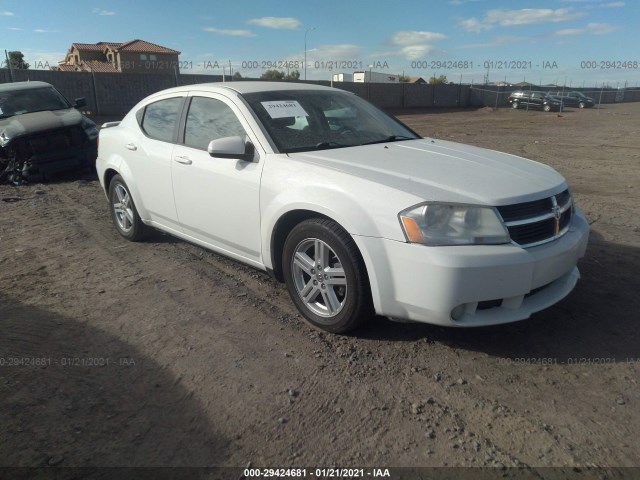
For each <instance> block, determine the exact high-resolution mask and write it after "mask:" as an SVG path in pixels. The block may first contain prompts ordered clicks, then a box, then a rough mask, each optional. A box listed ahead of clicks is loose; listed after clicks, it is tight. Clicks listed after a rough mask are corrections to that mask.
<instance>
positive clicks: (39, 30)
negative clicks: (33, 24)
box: [33, 28, 60, 33]
mask: <svg viewBox="0 0 640 480" xmlns="http://www.w3.org/2000/svg"><path fill="white" fill-rule="evenodd" d="M33 31H34V32H36V33H60V30H45V29H44V28H36V29H35V30H33Z"/></svg>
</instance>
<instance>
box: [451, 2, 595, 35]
mask: <svg viewBox="0 0 640 480" xmlns="http://www.w3.org/2000/svg"><path fill="white" fill-rule="evenodd" d="M584 15H585V14H584V13H582V12H574V11H573V10H572V9H571V8H557V9H555V10H554V9H552V8H522V9H520V10H489V11H488V12H486V13H485V15H484V18H482V19H481V20H479V19H477V18H475V17H472V18H468V19H466V20H463V21H461V22H460V23H459V24H460V26H461V27H462V28H463V29H465V30H467V31H469V32H474V33H479V32H482V31H485V30H490V29H491V28H493V27H495V26H496V25H500V26H501V27H512V26H519V25H531V24H534V23H558V22H566V21H569V20H575V19H577V18H581V17H583V16H584Z"/></svg>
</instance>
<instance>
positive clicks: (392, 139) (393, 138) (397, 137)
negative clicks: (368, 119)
mask: <svg viewBox="0 0 640 480" xmlns="http://www.w3.org/2000/svg"><path fill="white" fill-rule="evenodd" d="M398 140H416V139H415V138H414V137H407V136H405V135H391V136H389V137H387V138H383V139H382V140H374V141H372V142H365V143H362V144H361V145H373V144H374V143H388V142H397V141H398Z"/></svg>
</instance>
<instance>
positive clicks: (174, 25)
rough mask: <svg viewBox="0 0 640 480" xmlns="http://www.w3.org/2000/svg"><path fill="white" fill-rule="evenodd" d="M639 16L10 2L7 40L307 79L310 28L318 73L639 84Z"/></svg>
mask: <svg viewBox="0 0 640 480" xmlns="http://www.w3.org/2000/svg"><path fill="white" fill-rule="evenodd" d="M639 20H640V2H639V1H637V0H624V1H617V0H546V1H545V0H542V1H526V0H511V1H501V0H442V1H428V2H427V1H424V0H423V1H414V0H392V1H385V2H382V1H375V0H372V1H362V2H360V1H349V0H340V1H338V0H323V1H304V0H297V1H289V0H280V1H278V2H275V1H271V0H263V1H259V0H253V1H249V0H233V1H225V2H223V1H198V0H197V1H189V2H186V1H185V2H171V3H170V4H164V3H161V2H156V1H148V0H136V1H131V0H129V1H121V0H112V1H74V0H61V1H59V2H57V3H52V2H51V1H50V0H47V1H43V0H22V1H14V0H0V47H1V48H2V49H3V50H4V49H6V50H9V51H11V50H21V51H22V52H23V53H24V54H25V59H26V61H27V62H29V63H31V66H32V68H34V67H35V68H47V67H48V66H49V65H56V64H57V62H58V61H59V60H62V59H63V58H64V55H65V52H66V51H67V49H68V48H69V47H70V45H71V43H73V42H79V43H95V42H99V41H110V42H124V41H129V40H133V39H136V38H139V39H143V40H147V41H150V42H153V43H157V44H160V45H163V46H166V47H169V48H173V49H176V50H179V51H181V52H182V53H181V55H180V60H181V65H182V67H183V68H182V72H183V73H215V74H222V67H223V65H224V67H225V71H226V73H228V71H229V62H230V63H231V68H232V69H233V70H232V71H233V72H240V73H241V74H242V75H243V76H256V77H257V76H259V75H260V74H261V73H262V72H263V71H264V70H263V68H269V67H270V66H271V65H270V64H269V63H268V62H276V65H283V64H282V63H281V62H287V61H293V62H294V63H293V64H292V65H293V66H294V69H295V65H296V63H295V62H298V63H297V65H299V67H300V68H299V70H300V71H301V72H302V75H303V76H304V69H303V63H304V52H305V36H306V40H307V42H306V47H307V71H306V75H307V78H308V79H329V78H330V75H331V74H332V73H339V72H346V73H347V72H353V71H354V70H369V69H371V70H373V71H378V72H385V73H389V74H402V73H404V74H406V75H414V76H422V77H425V78H427V77H430V76H432V75H434V74H435V75H446V76H447V78H448V79H449V80H451V81H455V82H458V81H460V80H462V81H463V82H474V83H478V82H483V81H484V79H485V76H486V75H488V77H489V81H500V80H505V79H506V80H507V81H510V82H519V81H523V80H526V81H531V82H534V83H538V82H542V83H545V84H546V83H558V84H564V83H565V82H566V84H567V85H569V84H571V85H573V86H582V85H583V84H585V85H586V86H592V85H593V84H594V83H595V82H597V83H598V84H602V82H607V83H609V84H610V85H612V86H614V87H615V86H616V85H618V84H619V85H620V86H623V85H624V84H625V82H628V83H627V86H630V87H636V86H640V49H639V48H638V47H637V45H638V43H639V40H640V34H639V26H638V21H639ZM623 62H626V63H623ZM370 65H373V66H372V67H370ZM256 66H257V68H256Z"/></svg>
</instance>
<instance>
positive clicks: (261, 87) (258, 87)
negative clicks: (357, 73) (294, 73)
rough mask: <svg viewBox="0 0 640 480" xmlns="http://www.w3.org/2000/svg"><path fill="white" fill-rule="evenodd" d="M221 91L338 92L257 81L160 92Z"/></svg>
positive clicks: (187, 86)
mask: <svg viewBox="0 0 640 480" xmlns="http://www.w3.org/2000/svg"><path fill="white" fill-rule="evenodd" d="M220 89H224V90H232V91H235V92H237V93H239V94H241V95H242V94H245V93H255V92H275V91H279V90H324V91H336V90H337V89H335V88H331V87H324V86H322V85H316V84H312V83H297V82H256V81H242V80H240V81H233V82H215V83H197V84H194V85H184V86H182V87H174V88H171V89H169V90H163V91H162V92H158V93H161V94H165V93H173V92H186V91H193V90H200V91H208V92H219V91H220Z"/></svg>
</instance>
